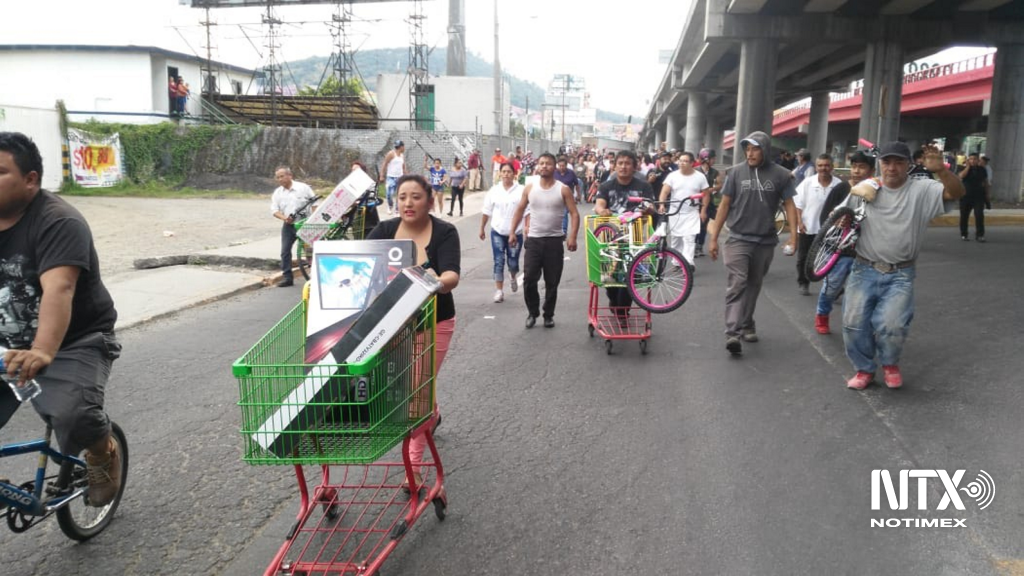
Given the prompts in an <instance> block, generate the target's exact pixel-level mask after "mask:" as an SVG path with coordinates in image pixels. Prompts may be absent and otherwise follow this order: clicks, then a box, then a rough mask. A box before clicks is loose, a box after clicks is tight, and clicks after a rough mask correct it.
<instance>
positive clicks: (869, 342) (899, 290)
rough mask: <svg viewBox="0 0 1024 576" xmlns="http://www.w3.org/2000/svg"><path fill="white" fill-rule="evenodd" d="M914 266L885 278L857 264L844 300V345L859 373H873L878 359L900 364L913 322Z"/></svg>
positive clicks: (854, 266)
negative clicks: (901, 354)
mask: <svg viewBox="0 0 1024 576" xmlns="http://www.w3.org/2000/svg"><path fill="white" fill-rule="evenodd" d="M916 275H917V274H916V272H915V270H914V267H913V266H910V267H909V268H903V269H901V270H896V271H894V272H891V273H889V274H883V273H881V272H879V271H878V270H876V269H875V268H873V267H872V266H870V265H868V264H865V263H864V262H856V261H855V262H854V263H853V267H852V268H851V270H850V277H849V278H847V279H846V296H845V297H844V300H843V342H844V343H845V344H846V356H847V357H848V358H849V359H850V362H851V363H853V367H854V369H856V370H857V371H858V372H868V373H874V372H875V369H876V368H877V364H876V363H875V355H876V353H877V356H878V360H879V362H880V363H881V364H882V366H892V365H896V364H899V362H900V353H901V352H902V351H903V343H904V342H905V341H906V340H907V334H908V333H909V332H910V321H911V320H912V319H913V318H914V277H915V276H916Z"/></svg>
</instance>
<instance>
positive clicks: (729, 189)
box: [708, 132, 797, 356]
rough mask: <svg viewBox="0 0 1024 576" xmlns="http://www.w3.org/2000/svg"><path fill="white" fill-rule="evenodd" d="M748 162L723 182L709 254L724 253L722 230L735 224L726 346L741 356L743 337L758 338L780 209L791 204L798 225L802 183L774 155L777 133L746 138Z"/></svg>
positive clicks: (729, 249)
mask: <svg viewBox="0 0 1024 576" xmlns="http://www.w3.org/2000/svg"><path fill="white" fill-rule="evenodd" d="M740 146H742V148H743V153H744V154H745V155H746V162H744V163H743V164H737V165H736V166H733V167H732V168H731V169H730V170H729V176H728V177H727V178H726V179H725V184H724V185H723V186H722V203H721V205H719V207H718V216H717V217H716V218H715V223H714V225H713V226H708V255H709V256H711V259H712V260H716V259H717V258H718V235H719V234H721V232H722V230H723V229H724V227H725V224H726V223H728V224H729V238H728V239H727V240H726V241H725V245H724V246H723V249H722V254H723V260H724V261H725V268H726V270H728V272H729V279H728V281H727V284H726V292H725V349H726V350H728V351H729V353H730V354H732V355H734V356H738V355H739V354H741V353H742V351H743V344H742V343H741V339H742V340H743V341H745V342H757V341H758V336H757V332H756V331H755V326H754V309H755V308H756V306H757V298H758V296H759V295H760V294H761V283H762V282H763V281H764V277H765V275H766V274H767V273H768V267H769V266H771V263H772V258H773V257H774V256H775V246H776V245H777V244H778V243H779V237H778V235H777V234H776V233H775V212H776V211H778V209H779V205H784V206H785V207H786V216H787V218H788V220H789V229H790V230H796V229H797V218H796V205H795V204H794V203H793V196H794V195H795V194H796V188H795V186H794V184H793V175H792V174H790V173H789V170H786V169H785V168H783V167H782V166H779V165H778V164H775V163H774V162H772V161H771V160H770V158H771V138H770V137H769V136H768V135H767V134H765V133H764V132H752V133H751V134H750V136H747V137H746V138H744V139H743V140H742V141H741V142H740ZM787 246H788V247H789V249H788V250H787V254H788V255H792V254H793V253H795V252H796V234H790V238H789V243H788V244H787Z"/></svg>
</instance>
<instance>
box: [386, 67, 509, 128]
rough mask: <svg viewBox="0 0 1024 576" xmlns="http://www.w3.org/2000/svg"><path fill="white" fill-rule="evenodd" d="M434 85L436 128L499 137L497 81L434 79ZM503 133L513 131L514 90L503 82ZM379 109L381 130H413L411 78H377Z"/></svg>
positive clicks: (471, 78)
mask: <svg viewBox="0 0 1024 576" xmlns="http://www.w3.org/2000/svg"><path fill="white" fill-rule="evenodd" d="M430 83H431V84H433V85H434V129H435V130H439V131H446V132H476V131H479V132H480V133H483V134H497V133H498V125H497V123H496V120H497V119H496V117H495V116H496V115H495V113H494V79H493V78H479V77H471V76H437V77H431V78H430ZM503 84H504V90H503V92H502V94H503V95H504V97H503V102H502V106H501V109H502V111H503V112H502V113H501V114H500V116H501V121H502V134H506V135H507V134H508V131H509V115H508V110H509V105H510V99H511V93H512V91H511V90H510V89H509V85H508V82H503ZM376 93H377V103H376V104H377V109H378V110H379V111H380V117H381V128H382V129H384V130H406V129H410V128H412V127H413V126H412V122H410V121H409V119H410V118H412V112H411V111H410V108H409V77H408V76H406V75H405V74H378V75H377V89H376Z"/></svg>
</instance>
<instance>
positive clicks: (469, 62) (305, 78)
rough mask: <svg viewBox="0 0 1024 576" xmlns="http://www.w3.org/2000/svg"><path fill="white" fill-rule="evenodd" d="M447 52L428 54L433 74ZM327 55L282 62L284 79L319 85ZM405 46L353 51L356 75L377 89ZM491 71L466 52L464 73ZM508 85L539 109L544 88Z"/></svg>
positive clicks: (403, 56)
mask: <svg viewBox="0 0 1024 576" xmlns="http://www.w3.org/2000/svg"><path fill="white" fill-rule="evenodd" d="M446 58H447V55H446V52H445V48H443V47H441V48H438V49H436V50H434V51H433V52H431V54H430V56H429V57H428V68H429V71H430V73H431V74H432V75H435V76H437V75H443V72H444V70H445V68H446V62H447V60H446ZM329 60H330V58H329V57H327V56H313V57H310V58H305V59H303V60H295V61H292V62H286V63H284V64H283V65H282V68H283V75H284V82H285V83H286V84H288V83H292V84H295V86H296V88H298V89H300V90H302V89H306V92H307V93H310V92H311V90H314V89H315V88H316V87H317V86H321V85H322V83H323V82H327V79H328V78H329V77H330V76H331V71H330V70H327V71H326V72H325V68H326V67H327V64H328V61H329ZM408 63H409V49H408V48H380V49H376V50H363V51H360V52H357V53H356V55H355V65H356V69H357V70H358V74H357V77H359V78H360V80H361V81H362V83H363V85H365V86H366V88H367V89H368V90H370V91H374V90H376V83H377V75H378V74H401V73H403V72H404V71H405V69H406V68H407V67H408V65H409V64H408ZM493 75H494V65H493V64H492V63H491V62H488V61H486V60H484V59H483V58H481V57H480V56H478V55H476V54H472V53H469V54H466V76H474V77H486V78H490V77H492V76H493ZM506 78H507V79H508V83H509V87H510V89H511V91H512V94H511V101H512V105H513V106H517V107H519V108H525V107H526V98H527V96H529V98H530V107H531V108H532V109H534V110H536V109H539V107H540V103H541V102H543V101H544V89H543V88H541V87H540V86H538V85H536V84H534V83H533V82H528V81H526V80H522V79H520V78H517V77H515V76H512V75H506ZM597 120H598V121H599V122H615V123H621V122H625V121H626V116H625V115H624V114H616V113H614V112H607V111H605V110H598V111H597Z"/></svg>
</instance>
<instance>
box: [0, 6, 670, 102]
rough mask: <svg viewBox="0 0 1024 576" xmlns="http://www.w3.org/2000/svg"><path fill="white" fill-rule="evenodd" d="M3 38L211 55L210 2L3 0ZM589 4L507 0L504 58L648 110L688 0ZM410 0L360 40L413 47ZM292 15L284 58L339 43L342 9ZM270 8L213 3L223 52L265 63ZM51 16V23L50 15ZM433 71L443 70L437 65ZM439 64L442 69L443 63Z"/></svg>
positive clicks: (478, 17)
mask: <svg viewBox="0 0 1024 576" xmlns="http://www.w3.org/2000/svg"><path fill="white" fill-rule="evenodd" d="M4 4H5V6H4V14H3V21H4V26H3V28H4V32H3V35H2V37H0V38H2V40H0V42H3V43H5V44H6V43H14V44H23V43H35V44H44V43H45V44H111V45H113V44H138V45H155V46H158V47H162V48H167V49H170V50H176V51H180V52H186V53H193V52H196V53H200V54H202V55H204V56H205V48H204V46H205V44H206V41H205V36H204V30H203V27H202V26H200V25H199V22H200V21H201V20H202V19H203V16H204V11H202V10H196V9H193V8H188V7H185V6H180V5H179V0H105V1H103V2H96V1H74V0H31V1H29V2H4ZM465 4H466V47H467V50H468V51H470V52H473V53H476V54H478V55H480V56H481V57H483V58H484V59H485V60H487V61H489V62H490V61H493V57H494V2H493V1H491V0H466V2H465ZM598 5H599V4H598V3H595V2H589V1H583V0H581V1H574V0H566V1H558V2H555V1H552V0H516V1H515V2H509V1H508V0H503V1H502V2H499V7H498V10H499V35H500V42H501V43H500V46H501V51H500V57H501V63H502V66H503V68H504V69H505V71H506V72H508V73H510V74H514V75H516V76H518V77H520V78H523V79H525V80H529V81H531V82H534V83H536V84H538V85H540V86H541V87H546V86H547V83H548V81H550V79H551V77H552V76H553V75H555V74H558V73H571V74H574V75H580V76H583V77H584V78H585V80H586V82H587V87H588V89H589V91H590V93H591V97H592V100H591V104H592V105H593V106H595V107H598V108H603V109H605V110H609V111H612V112H619V113H622V114H634V115H638V114H643V113H645V112H646V111H647V107H648V99H649V98H650V96H651V94H653V93H654V90H655V88H656V87H657V85H658V83H659V82H660V81H661V78H662V76H663V75H664V72H665V66H664V65H663V64H658V50H659V49H671V48H673V47H675V45H676V42H677V41H678V39H679V34H680V32H681V31H682V27H683V24H684V22H685V20H686V13H687V11H688V10H689V0H682V1H680V2H664V3H662V4H660V5H658V6H657V9H656V10H654V11H652V10H651V8H652V7H653V5H649V4H637V5H636V6H637V8H636V9H634V10H632V14H623V13H622V12H617V13H613V12H610V11H607V10H600V9H598ZM412 6H413V4H412V3H411V2H388V3H383V4H353V12H354V16H355V18H356V21H355V22H354V23H353V24H352V26H351V28H352V31H353V36H354V39H353V44H354V46H356V47H360V48H362V49H369V48H404V47H407V46H408V45H409V44H410V32H409V25H408V23H407V20H408V15H409V13H410V11H411V9H412ZM276 10H277V15H278V18H280V19H282V20H284V21H286V22H306V23H305V24H290V25H286V26H284V31H285V32H284V33H285V37H284V38H283V39H282V41H281V48H280V50H279V51H278V58H279V59H282V58H283V59H284V60H298V59H301V58H306V57H308V56H327V55H329V54H330V53H331V51H332V40H331V36H330V33H329V29H328V27H327V25H326V24H323V23H322V22H323V21H324V20H330V18H331V14H332V13H333V12H334V8H333V6H331V5H325V6H291V7H280V8H277V9H276ZM423 11H424V14H425V16H426V20H425V27H424V28H425V32H424V38H425V42H426V44H427V45H428V46H431V47H433V46H438V47H444V46H446V45H447V43H448V38H447V33H446V30H447V26H448V1H447V0H429V1H425V2H423ZM262 12H263V11H262V10H260V9H249V8H230V9H220V10H212V11H211V15H212V19H213V20H214V21H216V22H218V23H219V24H220V25H219V26H217V27H216V28H214V33H213V35H214V40H213V45H214V47H215V56H214V58H215V59H220V60H222V61H225V62H229V63H231V64H236V65H239V66H245V67H258V66H259V65H260V64H261V63H262V59H261V57H260V55H259V54H258V53H257V51H256V49H255V48H254V47H253V46H252V44H250V41H249V40H248V39H247V38H246V34H243V32H242V29H241V28H240V26H239V25H242V27H244V29H245V32H246V33H247V34H248V36H249V37H250V38H251V39H252V41H253V42H254V43H255V44H256V45H257V46H258V47H259V50H260V51H261V52H264V53H265V51H266V50H265V48H264V47H263V44H264V42H265V40H264V37H263V36H264V34H265V29H264V27H263V26H261V25H260V21H261V19H260V16H261V14H262ZM40 15H45V16H46V18H45V20H43V19H41V18H40ZM431 72H435V71H431ZM436 72H440V73H443V70H439V71H436Z"/></svg>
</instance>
